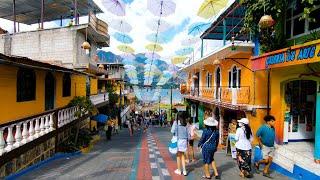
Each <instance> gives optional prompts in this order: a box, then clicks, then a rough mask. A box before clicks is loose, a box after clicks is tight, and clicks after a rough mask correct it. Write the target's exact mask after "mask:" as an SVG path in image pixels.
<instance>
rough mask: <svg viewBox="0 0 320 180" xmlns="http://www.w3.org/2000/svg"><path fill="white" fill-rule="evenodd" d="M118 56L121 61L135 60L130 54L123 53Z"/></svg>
mask: <svg viewBox="0 0 320 180" xmlns="http://www.w3.org/2000/svg"><path fill="white" fill-rule="evenodd" d="M120 56H121V57H122V58H123V59H127V60H131V61H132V60H134V59H136V57H135V56H134V55H133V54H131V53H124V54H120Z"/></svg>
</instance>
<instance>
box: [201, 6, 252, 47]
mask: <svg viewBox="0 0 320 180" xmlns="http://www.w3.org/2000/svg"><path fill="white" fill-rule="evenodd" d="M244 15H245V7H244V6H242V5H241V4H239V2H238V1H237V0H236V1H234V2H233V3H232V4H230V6H229V7H228V8H227V9H226V10H225V11H224V12H222V13H221V14H220V16H219V17H217V18H216V19H215V20H214V21H213V23H212V24H211V27H210V28H208V29H207V30H206V31H205V32H204V33H203V34H202V35H201V38H202V39H214V40H223V20H225V21H226V35H227V36H226V39H231V37H232V36H233V35H234V36H235V35H236V34H237V33H239V36H235V40H240V41H243V40H247V39H248V37H247V35H241V34H240V30H241V28H242V27H243V19H244Z"/></svg>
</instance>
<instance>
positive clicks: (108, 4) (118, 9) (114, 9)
mask: <svg viewBox="0 0 320 180" xmlns="http://www.w3.org/2000/svg"><path fill="white" fill-rule="evenodd" d="M102 4H103V6H104V7H105V8H106V9H107V10H108V11H109V12H111V13H112V14H114V15H117V16H125V15H126V8H125V4H124V3H123V2H122V1H121V0H103V1H102Z"/></svg>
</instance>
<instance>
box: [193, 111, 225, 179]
mask: <svg viewBox="0 0 320 180" xmlns="http://www.w3.org/2000/svg"><path fill="white" fill-rule="evenodd" d="M204 124H205V127H206V128H205V129H204V130H203V133H202V136H201V139H200V141H199V144H198V147H199V148H201V153H202V158H203V163H204V166H203V169H204V176H202V178H205V179H211V175H210V172H209V166H210V164H211V167H212V169H213V171H214V176H215V178H216V179H220V176H219V173H218V170H217V166H216V163H215V161H214V153H215V152H216V151H217V148H218V144H219V131H218V129H217V126H218V124H219V123H218V121H217V120H215V119H214V118H213V117H208V118H207V119H205V120H204Z"/></svg>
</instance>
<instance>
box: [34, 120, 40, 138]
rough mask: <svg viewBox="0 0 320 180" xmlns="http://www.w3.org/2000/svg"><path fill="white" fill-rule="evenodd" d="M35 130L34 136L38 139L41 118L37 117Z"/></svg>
mask: <svg viewBox="0 0 320 180" xmlns="http://www.w3.org/2000/svg"><path fill="white" fill-rule="evenodd" d="M34 130H35V134H34V138H35V139H36V138H38V137H39V136H40V126H39V118H36V125H35V127H34Z"/></svg>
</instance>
